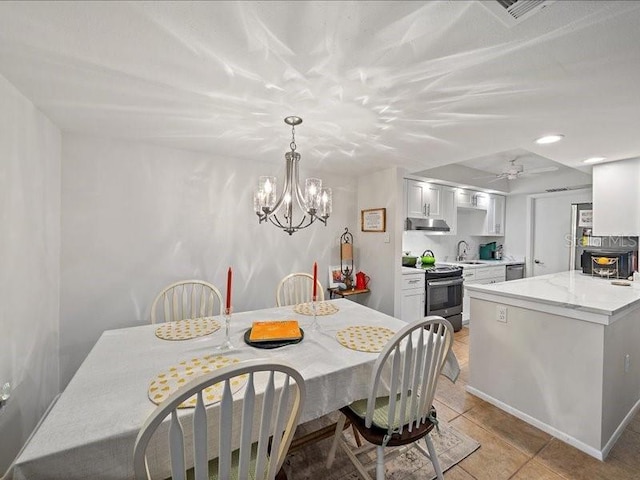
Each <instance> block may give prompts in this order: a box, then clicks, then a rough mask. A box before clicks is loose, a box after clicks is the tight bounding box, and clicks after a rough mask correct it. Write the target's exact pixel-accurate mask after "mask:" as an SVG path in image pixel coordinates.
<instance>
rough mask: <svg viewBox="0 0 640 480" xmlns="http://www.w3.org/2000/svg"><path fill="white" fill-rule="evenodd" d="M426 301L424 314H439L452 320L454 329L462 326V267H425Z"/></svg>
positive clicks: (456, 329) (426, 315)
mask: <svg viewBox="0 0 640 480" xmlns="http://www.w3.org/2000/svg"><path fill="white" fill-rule="evenodd" d="M424 271H425V279H426V282H425V285H426V287H425V288H426V299H427V300H426V302H425V304H424V305H425V306H424V310H425V311H424V315H425V317H428V316H429V315H439V316H441V317H444V318H446V319H447V320H449V322H451V325H452V326H453V329H454V331H456V332H457V331H458V330H460V329H461V328H462V288H463V287H462V284H463V282H464V279H463V278H462V267H460V266H455V265H432V266H429V267H424Z"/></svg>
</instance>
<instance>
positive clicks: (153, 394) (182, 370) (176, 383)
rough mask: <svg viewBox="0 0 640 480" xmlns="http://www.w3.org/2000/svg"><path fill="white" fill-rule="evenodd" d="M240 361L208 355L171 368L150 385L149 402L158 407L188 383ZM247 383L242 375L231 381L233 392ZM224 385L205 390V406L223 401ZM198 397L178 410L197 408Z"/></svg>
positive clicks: (220, 384) (188, 401)
mask: <svg viewBox="0 0 640 480" xmlns="http://www.w3.org/2000/svg"><path fill="white" fill-rule="evenodd" d="M239 361H240V360H238V359H236V358H229V357H223V356H222V355H208V356H206V357H199V358H192V359H190V360H185V361H183V362H180V363H179V364H178V365H176V366H174V367H171V368H169V369H168V370H167V371H166V372H162V373H159V374H158V375H156V376H155V378H154V379H153V380H152V381H151V383H150V384H149V389H148V394H149V400H151V401H152V402H153V403H155V404H156V405H160V404H161V403H162V402H163V401H164V400H166V398H167V397H168V396H169V395H171V394H172V393H173V392H175V391H176V390H177V389H178V388H180V387H182V386H183V385H184V384H186V383H187V382H189V381H191V380H193V379H194V378H196V377H198V376H199V375H204V374H205V373H209V372H213V371H215V370H216V369H218V368H222V367H227V366H229V365H232V364H234V363H238V362H239ZM246 381H247V375H240V376H238V377H236V378H234V379H233V380H232V381H231V390H232V392H234V393H235V392H236V391H238V390H239V389H240V388H242V386H243V385H244V384H245V383H246ZM222 388H223V383H216V384H215V385H211V386H210V387H207V388H205V389H204V390H203V400H204V403H205V405H211V404H212V403H216V402H219V401H220V400H222ZM196 401H197V397H196V395H193V396H192V397H190V398H189V399H187V400H186V401H184V402H182V403H181V404H180V405H179V406H178V408H190V407H195V406H196Z"/></svg>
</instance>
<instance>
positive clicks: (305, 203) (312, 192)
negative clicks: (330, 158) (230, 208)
mask: <svg viewBox="0 0 640 480" xmlns="http://www.w3.org/2000/svg"><path fill="white" fill-rule="evenodd" d="M284 122H285V123H286V124H287V125H291V143H290V144H289V147H290V148H291V151H290V152H287V153H286V154H285V156H284V157H285V159H286V161H287V168H286V176H285V179H284V188H283V189H282V193H281V194H280V196H279V197H278V196H277V191H276V177H260V178H259V180H258V188H257V190H256V191H255V192H254V194H253V208H254V210H255V212H256V215H258V219H259V222H258V223H262V222H266V221H267V220H269V221H270V222H271V223H272V224H274V225H275V226H276V227H278V228H281V229H283V230H284V231H285V232H287V233H288V234H289V235H293V234H294V232H297V231H298V230H302V229H303V228H307V227H308V226H309V225H311V224H312V223H313V222H315V221H316V220H319V221H321V222H322V223H324V224H325V226H326V225H327V219H328V218H329V215H331V189H330V188H322V180H320V179H319V178H307V180H306V181H305V185H304V192H303V191H302V189H301V188H300V185H299V178H298V164H299V162H300V154H299V153H297V152H296V128H295V127H296V125H300V124H301V123H302V118H300V117H295V116H291V117H287V118H285V119H284ZM276 198H277V199H276ZM294 202H295V203H296V204H297V205H298V207H299V208H300V210H302V218H301V219H300V221H296V220H294V219H293V204H294Z"/></svg>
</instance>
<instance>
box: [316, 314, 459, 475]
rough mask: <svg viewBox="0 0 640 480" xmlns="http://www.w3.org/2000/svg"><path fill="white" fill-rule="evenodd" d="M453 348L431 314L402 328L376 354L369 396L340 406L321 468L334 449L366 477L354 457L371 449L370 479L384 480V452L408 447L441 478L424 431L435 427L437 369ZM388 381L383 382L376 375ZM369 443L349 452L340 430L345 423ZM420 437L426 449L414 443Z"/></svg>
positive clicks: (448, 330) (449, 333)
mask: <svg viewBox="0 0 640 480" xmlns="http://www.w3.org/2000/svg"><path fill="white" fill-rule="evenodd" d="M452 344H453V327H452V326H451V324H450V323H449V322H448V321H447V320H445V319H444V318H442V317H437V316H431V317H427V318H424V319H420V320H417V321H415V322H412V323H410V324H408V325H407V326H405V327H403V328H402V330H400V331H399V332H397V333H396V334H395V335H394V336H393V337H392V338H391V339H390V340H389V342H388V343H387V345H386V346H385V348H384V349H383V350H382V352H380V355H379V356H378V359H377V360H376V363H375V365H374V368H373V371H372V373H371V391H370V393H369V397H368V398H366V399H363V400H359V401H357V402H354V403H352V404H351V405H349V406H347V407H343V408H341V409H340V411H341V412H342V413H343V414H344V415H341V417H340V420H339V421H338V425H337V426H336V434H335V436H334V441H333V444H332V446H331V449H330V450H329V455H328V459H327V468H330V467H331V465H332V464H333V460H334V458H335V452H336V448H337V446H338V445H340V447H341V448H342V449H343V450H344V451H345V453H346V454H347V456H348V457H349V459H350V460H351V462H352V463H353V464H354V465H355V466H356V468H357V469H358V473H359V474H360V476H361V477H362V478H364V479H369V480H370V479H371V477H370V476H369V474H368V473H367V470H368V469H369V468H372V467H373V465H372V464H369V465H363V464H362V463H361V462H360V460H359V459H358V455H360V453H364V452H367V451H370V450H371V449H372V448H373V447H374V446H375V447H376V453H377V455H376V462H375V466H376V479H377V480H383V479H384V471H385V470H384V460H385V457H384V448H385V447H386V446H389V447H392V446H400V445H410V444H414V446H416V447H417V448H418V449H419V450H420V451H421V452H422V453H424V454H425V455H426V456H427V458H429V459H430V460H431V463H432V464H433V468H434V470H435V472H436V475H437V477H438V479H439V480H442V479H443V478H444V477H443V474H442V469H441V468H440V463H439V462H438V457H437V455H436V451H435V448H434V446H433V443H432V441H431V439H430V438H429V432H430V431H431V430H432V429H433V427H434V426H437V420H436V418H435V408H434V407H433V405H432V403H433V397H434V394H435V391H436V386H437V383H438V377H439V376H440V371H441V370H442V366H443V365H444V362H445V358H446V356H447V353H448V352H449V350H450V349H451V345H452ZM383 371H384V372H386V376H387V377H389V379H388V380H387V381H384V379H383V378H381V377H382V373H383ZM347 418H348V419H349V420H350V421H351V423H352V424H353V425H354V426H355V427H356V429H357V430H358V432H360V434H361V435H362V436H363V437H364V438H365V440H367V441H368V442H370V444H371V445H365V446H364V447H361V448H357V449H353V450H352V448H351V447H350V446H349V445H348V444H347V443H346V441H345V438H344V436H343V433H342V431H343V428H344V423H345V420H346V419H347ZM421 438H424V440H425V443H426V446H427V450H425V449H424V448H423V447H422V446H421V445H419V444H418V443H417V441H418V440H420V439H421Z"/></svg>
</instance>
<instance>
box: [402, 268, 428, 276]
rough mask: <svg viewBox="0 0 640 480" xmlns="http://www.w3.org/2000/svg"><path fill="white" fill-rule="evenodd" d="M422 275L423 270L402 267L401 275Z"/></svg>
mask: <svg viewBox="0 0 640 480" xmlns="http://www.w3.org/2000/svg"><path fill="white" fill-rule="evenodd" d="M417 274H420V275H424V270H423V269H421V268H415V267H402V275H417Z"/></svg>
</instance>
